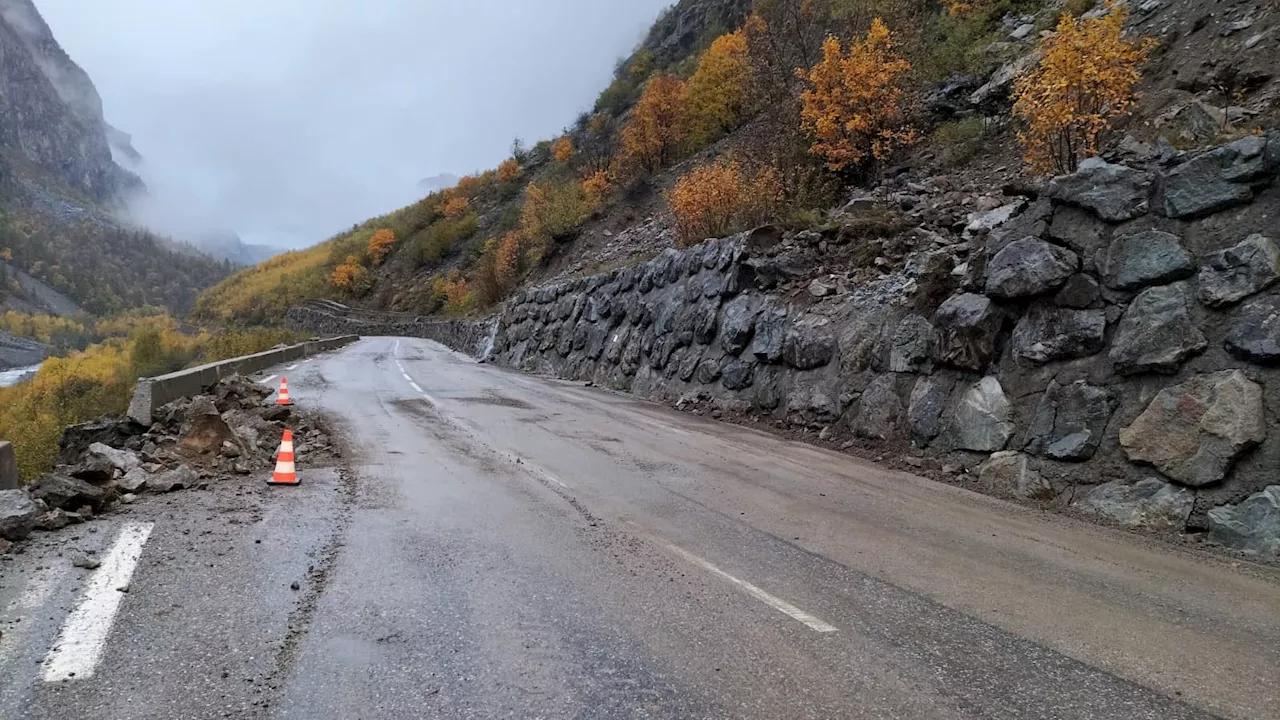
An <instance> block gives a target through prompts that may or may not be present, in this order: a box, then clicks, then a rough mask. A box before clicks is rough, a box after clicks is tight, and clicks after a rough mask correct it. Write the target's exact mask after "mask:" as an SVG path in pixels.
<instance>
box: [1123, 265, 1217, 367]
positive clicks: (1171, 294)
mask: <svg viewBox="0 0 1280 720" xmlns="http://www.w3.org/2000/svg"><path fill="white" fill-rule="evenodd" d="M1207 347H1209V341H1208V340H1206V339H1205V337H1204V334H1203V333H1201V332H1200V328H1199V326H1198V325H1197V324H1196V323H1195V321H1194V320H1193V319H1192V316H1191V299H1190V292H1189V290H1188V289H1187V286H1186V283H1175V284H1173V285H1163V286H1160V287H1153V288H1147V289H1146V290H1144V291H1142V293H1141V294H1140V295H1138V297H1136V298H1134V300H1133V302H1132V303H1131V304H1130V305H1129V308H1128V309H1127V310H1125V313H1124V316H1123V317H1121V318H1120V325H1119V327H1118V328H1117V329H1116V333H1115V337H1114V338H1113V339H1112V344H1111V353H1110V358H1111V361H1112V362H1113V363H1115V367H1116V372H1118V373H1120V374H1121V375H1134V374H1137V373H1143V372H1156V373H1166V374H1173V373H1176V372H1177V371H1178V368H1179V367H1180V366H1181V365H1182V363H1183V362H1184V361H1185V360H1186V359H1187V358H1189V357H1191V356H1193V355H1197V354H1199V353H1201V352H1204V350H1205V349H1206V348H1207Z"/></svg>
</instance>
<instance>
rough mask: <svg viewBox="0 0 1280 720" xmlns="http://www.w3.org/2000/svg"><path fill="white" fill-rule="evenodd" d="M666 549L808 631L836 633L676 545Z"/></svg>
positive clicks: (789, 605)
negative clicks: (787, 617)
mask: <svg viewBox="0 0 1280 720" xmlns="http://www.w3.org/2000/svg"><path fill="white" fill-rule="evenodd" d="M667 549H669V550H670V551H671V552H673V553H675V554H677V555H679V556H680V557H682V558H684V559H685V560H687V561H689V562H690V563H693V564H694V565H697V566H698V567H700V568H702V569H703V570H706V571H707V572H709V573H711V574H712V575H715V576H717V577H720V578H723V579H725V580H728V581H729V582H731V583H733V584H734V585H737V586H738V587H740V588H742V590H743V591H745V592H746V593H747V594H748V595H750V596H751V597H753V598H755V599H757V600H759V601H760V602H762V603H764V604H765V605H768V606H769V607H771V608H773V609H774V610H777V611H778V612H780V613H782V614H784V615H788V616H790V617H792V618H794V619H796V620H799V621H800V622H802V623H804V624H805V625H808V626H809V629H811V630H816V631H817V632H820V633H830V632H836V627H835V626H834V625H831V624H830V623H827V622H825V621H823V620H819V619H818V618H816V617H814V616H813V615H810V614H809V613H807V612H805V611H803V610H801V609H800V608H798V607H796V606H795V605H792V604H791V603H789V602H787V601H785V600H781V599H779V598H776V597H774V596H772V595H770V594H769V593H767V592H765V591H763V590H761V589H760V588H758V587H756V586H755V585H752V584H751V583H749V582H747V581H745V580H739V579H738V578H736V577H734V576H732V575H730V574H729V573H727V572H725V571H723V570H721V569H720V568H718V567H716V566H715V565H712V564H711V563H709V562H707V561H706V560H703V559H702V558H700V557H698V556H697V555H694V554H693V553H691V552H689V551H688V550H685V549H684V548H682V547H678V546H676V545H672V544H670V543H667Z"/></svg>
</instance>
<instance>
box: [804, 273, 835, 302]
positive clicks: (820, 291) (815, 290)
mask: <svg viewBox="0 0 1280 720" xmlns="http://www.w3.org/2000/svg"><path fill="white" fill-rule="evenodd" d="M835 292H836V286H835V284H833V283H829V282H825V281H824V280H822V279H821V278H814V280H813V282H811V283H809V294H810V295H812V296H813V297H816V298H824V297H826V296H828V295H834V294H835Z"/></svg>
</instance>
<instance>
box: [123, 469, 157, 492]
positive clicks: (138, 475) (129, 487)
mask: <svg viewBox="0 0 1280 720" xmlns="http://www.w3.org/2000/svg"><path fill="white" fill-rule="evenodd" d="M150 478H151V476H150V474H148V473H147V471H146V470H143V469H142V468H134V469H132V470H130V471H129V472H127V473H125V474H124V477H122V478H120V479H119V480H117V481H116V487H118V488H120V489H121V490H122V491H124V492H127V493H137V492H141V491H142V489H143V488H145V487H146V486H147V480H149V479H150Z"/></svg>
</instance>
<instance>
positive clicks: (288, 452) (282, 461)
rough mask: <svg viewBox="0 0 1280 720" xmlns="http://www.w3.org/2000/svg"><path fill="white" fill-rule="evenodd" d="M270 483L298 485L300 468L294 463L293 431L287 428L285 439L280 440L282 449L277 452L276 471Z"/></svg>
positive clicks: (268, 482)
mask: <svg viewBox="0 0 1280 720" xmlns="http://www.w3.org/2000/svg"><path fill="white" fill-rule="evenodd" d="M267 484H268V485H297V484H299V483H298V469H297V467H295V466H294V464H293V431H292V430H285V431H284V439H283V440H281V441H280V451H279V452H278V453H277V454H276V471H275V472H274V473H272V475H271V479H270V480H268V481H267Z"/></svg>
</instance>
